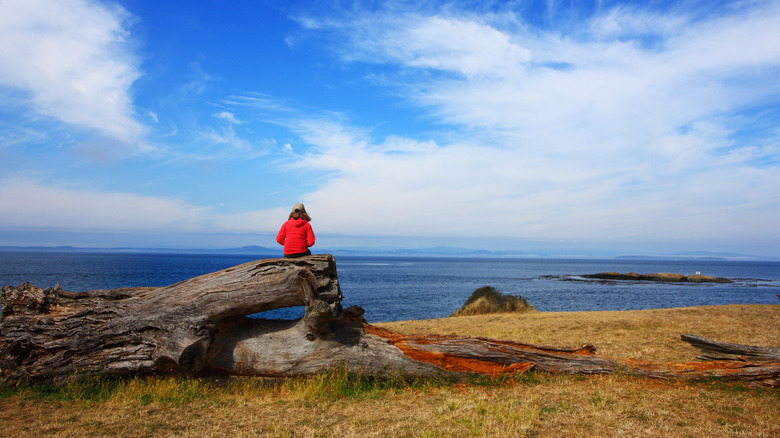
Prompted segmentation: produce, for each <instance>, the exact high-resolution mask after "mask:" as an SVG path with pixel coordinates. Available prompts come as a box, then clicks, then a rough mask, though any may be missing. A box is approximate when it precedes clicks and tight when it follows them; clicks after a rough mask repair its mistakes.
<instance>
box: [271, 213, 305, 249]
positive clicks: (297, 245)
mask: <svg viewBox="0 0 780 438" xmlns="http://www.w3.org/2000/svg"><path fill="white" fill-rule="evenodd" d="M276 241H277V242H279V245H284V253H285V254H300V253H302V252H306V250H308V249H309V247H310V246H313V245H314V231H313V230H312V229H311V225H309V222H308V221H306V220H305V219H289V220H288V221H287V222H285V223H284V224H282V228H281V229H280V230H279V234H277V235H276Z"/></svg>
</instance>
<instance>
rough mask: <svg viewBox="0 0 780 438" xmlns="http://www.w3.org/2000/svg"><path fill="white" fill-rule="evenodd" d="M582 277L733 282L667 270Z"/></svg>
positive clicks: (607, 273)
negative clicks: (673, 272)
mask: <svg viewBox="0 0 780 438" xmlns="http://www.w3.org/2000/svg"><path fill="white" fill-rule="evenodd" d="M582 277H583V278H594V279H598V280H634V281H660V282H666V283H733V281H731V280H729V279H728V278H723V277H711V276H708V275H699V274H695V275H682V274H670V273H668V272H662V273H655V274H637V273H636V272H629V273H628V274H618V273H617V272H601V273H599V274H586V275H582Z"/></svg>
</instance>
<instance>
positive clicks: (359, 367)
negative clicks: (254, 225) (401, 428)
mask: <svg viewBox="0 0 780 438" xmlns="http://www.w3.org/2000/svg"><path fill="white" fill-rule="evenodd" d="M341 300H342V293H341V289H340V287H339V283H338V276H337V272H336V263H335V260H334V258H333V257H332V256H330V255H316V256H309V257H303V258H299V259H267V260H259V261H254V262H250V263H245V264H242V265H239V266H235V267H232V268H228V269H224V270H222V271H219V272H214V273H211V274H207V275H203V276H200V277H195V278H192V279H190V280H186V281H183V282H180V283H177V284H174V285H171V286H166V287H159V288H132V289H114V290H108V291H90V292H83V293H72V292H67V291H63V290H61V289H59V288H49V289H46V290H41V289H40V288H37V287H35V286H32V285H29V284H23V285H21V286H19V287H10V286H8V287H5V288H3V290H2V297H1V299H0V305H2V320H1V321H0V372H2V374H3V375H5V376H8V377H12V378H25V377H27V378H36V377H58V376H68V375H71V374H73V373H88V374H145V373H167V372H189V373H210V372H227V373H230V374H240V375H257V376H297V375H307V374H314V373H318V372H321V371H323V370H326V369H329V368H333V367H346V368H347V369H349V370H351V371H354V372H358V373H365V374H370V375H374V376H390V375H400V376H403V377H406V378H418V377H433V376H440V375H451V376H456V377H457V376H463V375H468V374H474V373H479V374H491V375H495V374H499V373H517V372H523V371H526V370H529V369H532V368H533V369H536V370H540V371H546V372H551V373H583V374H607V373H615V372H623V373H630V374H636V375H641V376H648V377H653V378H672V379H678V378H718V379H728V380H760V381H768V382H776V381H777V379H778V378H779V377H780V359H777V357H776V356H775V357H774V358H770V359H768V360H763V359H761V360H754V358H755V356H749V355H745V354H743V355H742V358H743V360H739V361H724V360H718V361H707V362H691V363H685V364H668V363H657V362H650V361H639V360H632V359H622V358H610V357H603V356H597V355H596V354H595V348H594V347H593V346H591V345H583V346H582V347H580V348H572V349H568V348H558V347H548V346H540V345H533V344H524V343H520V342H512V341H502V340H495V339H486V338H479V337H455V336H435V335H417V336H412V335H404V334H401V333H396V332H392V331H390V330H387V329H384V328H382V327H378V326H375V325H371V324H368V323H367V322H366V320H365V319H363V317H362V309H360V308H359V307H356V306H353V307H351V308H347V309H342V307H341ZM291 306H305V314H304V316H303V317H302V318H300V319H297V320H292V321H285V320H268V319H259V318H248V317H247V315H251V314H254V313H257V312H262V311H266V310H272V309H276V308H282V307H291ZM685 336H687V335H685ZM689 342H690V341H689ZM762 357H764V358H766V356H762Z"/></svg>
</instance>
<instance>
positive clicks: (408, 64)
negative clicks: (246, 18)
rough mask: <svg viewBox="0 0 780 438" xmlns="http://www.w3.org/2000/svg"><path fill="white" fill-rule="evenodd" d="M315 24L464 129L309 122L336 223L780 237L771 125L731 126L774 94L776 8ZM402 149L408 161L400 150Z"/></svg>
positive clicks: (368, 227) (317, 203)
mask: <svg viewBox="0 0 780 438" xmlns="http://www.w3.org/2000/svg"><path fill="white" fill-rule="evenodd" d="M314 21H315V20H314V19H312V20H311V21H309V22H307V23H308V28H309V29H313V30H316V31H318V32H323V31H328V32H335V33H337V34H342V35H343V39H341V40H338V42H340V43H342V44H343V43H347V42H348V43H349V44H350V45H347V46H344V45H342V46H339V47H338V48H336V50H337V53H339V54H341V55H342V56H343V60H344V61H345V62H349V63H362V64H367V65H375V66H377V68H379V67H382V68H384V70H383V75H384V77H385V78H388V81H387V82H386V84H388V85H389V86H391V87H393V86H394V85H393V84H395V86H394V89H395V91H396V92H397V93H399V97H401V98H403V99H405V100H407V101H408V102H411V103H413V104H416V105H420V106H422V107H424V108H428V109H429V110H430V111H431V112H432V114H433V115H434V116H435V117H437V118H438V120H439V121H440V122H441V123H442V126H443V127H444V126H451V127H453V128H455V129H457V130H458V131H459V134H458V135H457V137H456V138H454V137H452V136H451V135H449V134H447V132H448V131H445V130H442V133H440V134H434V136H435V137H436V138H438V140H437V141H436V142H432V141H429V140H425V139H422V140H419V141H417V140H411V139H400V140H399V139H385V140H381V139H380V140H378V141H377V140H376V139H372V138H371V137H372V136H371V135H370V133H369V132H362V131H361V130H360V129H357V128H355V127H351V126H349V125H348V124H344V123H343V122H339V123H335V124H328V123H321V122H312V123H300V126H304V127H305V132H303V133H302V135H303V137H304V138H305V140H306V141H307V142H309V143H311V144H312V145H315V146H316V147H315V149H314V152H313V153H310V154H308V155H306V156H303V157H301V159H302V163H304V164H305V165H307V166H310V167H311V168H317V169H321V170H327V171H331V172H336V173H335V175H336V176H335V177H334V178H333V179H331V180H330V181H329V182H327V183H326V184H325V185H324V186H323V187H322V188H321V189H320V190H318V191H316V192H314V193H311V194H309V195H308V197H309V198H310V201H309V203H310V204H312V209H313V210H312V211H317V210H320V215H321V216H325V217H324V218H323V219H324V221H325V222H326V225H325V226H327V227H329V229H333V230H335V229H337V228H339V227H340V226H345V227H346V228H348V229H350V230H353V231H355V232H361V233H365V234H374V233H383V232H384V233H387V234H414V233H420V234H425V235H430V234H437V235H445V234H451V235H458V234H463V235H501V234H506V235H512V236H515V237H532V236H544V237H550V238H553V237H568V238H575V237H576V236H585V237H597V238H613V239H621V238H633V239H638V238H641V237H642V236H644V237H647V236H650V235H663V236H665V237H666V238H670V239H673V238H686V239H706V238H708V237H715V236H718V235H723V234H724V233H725V234H732V235H734V236H748V235H750V238H752V239H758V238H760V236H759V235H760V234H761V232H755V233H753V232H751V231H749V230H746V229H745V228H744V226H745V224H746V223H750V226H751V227H755V228H753V229H756V230H757V229H760V230H763V231H762V232H764V233H766V231H767V230H769V229H771V225H770V221H771V219H769V218H770V217H772V211H775V210H776V209H777V207H778V203H780V199H779V198H778V195H777V193H776V189H774V187H777V184H778V183H780V177H778V174H779V173H780V172H778V171H777V165H776V163H777V160H776V158H775V159H772V157H777V154H778V146H777V145H778V137H777V132H775V133H773V134H771V135H772V136H771V137H769V138H765V139H764V140H763V141H761V142H752V141H742V140H741V139H738V138H736V135H737V134H736V133H737V129H738V124H739V123H744V121H745V118H746V117H749V116H748V115H747V114H746V113H745V112H746V110H749V109H750V108H752V107H754V106H756V105H762V104H765V103H766V102H767V101H772V102H775V103H776V102H777V101H778V100H780V83H778V82H777V81H776V79H775V78H776V74H777V72H778V70H780V36H779V35H780V34H778V33H777V32H775V31H774V30H773V28H774V26H775V25H774V24H773V23H778V22H780V7H778V6H777V5H776V4H774V3H756V4H754V6H753V7H752V8H747V9H744V10H741V11H737V12H736V13H733V14H729V15H725V16H720V15H717V16H711V17H704V18H702V17H699V16H696V17H694V16H693V15H686V13H685V11H680V10H678V11H674V12H669V13H668V14H667V15H664V14H660V13H654V14H652V15H648V13H647V12H644V11H639V10H632V9H630V8H622V9H615V10H611V11H604V12H602V13H599V14H596V15H593V16H591V17H589V18H588V20H586V21H583V22H582V23H581V27H580V28H578V29H569V33H568V35H562V33H560V32H557V31H555V29H539V28H534V27H533V26H532V25H531V24H530V23H523V22H518V18H517V17H516V16H515V15H512V16H505V17H498V16H496V15H484V16H481V17H478V16H474V15H473V14H470V13H458V11H457V10H455V9H452V8H450V9H447V10H446V12H443V13H440V14H418V13H415V12H408V11H407V12H404V13H401V14H391V13H388V12H387V11H382V12H380V13H376V14H374V15H370V16H368V17H367V16H365V15H361V16H359V17H356V18H355V19H354V20H353V19H350V18H349V17H347V18H344V19H343V21H338V20H333V19H331V20H320V21H318V22H317V23H316V25H315V24H312V23H313V22H314ZM648 22H658V23H664V26H661V27H660V28H659V27H656V26H649V25H647V23H648ZM505 23H512V25H511V26H505V25H504V24H505ZM502 55H503V56H502ZM399 142H400V143H404V144H406V145H407V146H408V145H413V146H412V147H408V150H409V151H411V152H409V151H407V152H406V153H400V154H398V153H391V149H392V147H391V146H390V145H391V144H393V143H399ZM757 162H763V163H774V164H771V165H770V168H763V169H761V168H758V167H756V166H755V163H757ZM759 200H763V201H759ZM366 212H371V213H370V214H366ZM713 212H717V214H712V213H713ZM345 223H347V224H348V225H343V224H345ZM321 226H322V225H321Z"/></svg>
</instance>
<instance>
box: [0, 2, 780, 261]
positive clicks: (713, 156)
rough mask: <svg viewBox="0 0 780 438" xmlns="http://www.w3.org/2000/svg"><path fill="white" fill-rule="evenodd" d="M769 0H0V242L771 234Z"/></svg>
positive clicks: (654, 241)
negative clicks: (297, 213) (305, 219)
mask: <svg viewBox="0 0 780 438" xmlns="http://www.w3.org/2000/svg"><path fill="white" fill-rule="evenodd" d="M778 24H780V2H778V1H733V2H729V1H721V2H713V1H701V2H698V1H675V2H664V1H661V2H655V1H649V2H627V1H622V2H621V1H614V2H613V1H583V2H563V1H553V0H548V1H510V2H484V1H460V2H433V1H431V2H428V1H419V0H418V1H408V2H407V1H387V2H381V1H374V2H370V1H354V2H350V1H311V2H306V1H288V2H278V1H270V0H268V1H263V0H256V1H250V0H242V1H231V2H224V1H200V2H190V1H164V2H159V1H146V0H124V1H118V2H108V1H95V0H3V1H2V2H0V245H21V246H30V245H74V246H92V247H94V246H98V247H119V246H136V247H166V248H167V247H177V248H193V247H204V248H221V247H235V246H243V245H261V246H268V247H274V246H275V245H276V243H275V242H274V240H273V236H274V235H275V233H276V231H277V230H278V229H279V227H280V225H281V223H282V222H283V221H284V220H285V219H286V217H287V214H288V212H289V209H290V207H291V206H292V205H293V204H294V203H296V202H303V203H305V204H306V207H307V210H309V212H310V214H311V216H312V218H313V222H312V226H313V227H314V230H315V232H316V233H317V237H318V244H317V247H320V248H339V247H378V246H405V247H425V246H434V245H449V246H461V247H467V248H475V249H476V248H484V249H493V250H521V251H522V250H528V251H536V252H551V253H556V254H563V255H565V254H566V253H572V254H574V253H576V254H609V253H614V254H625V253H632V254H644V253H648V254H649V253H664V254H668V253H673V252H678V251H727V252H741V253H748V254H756V255H767V256H779V255H780V250H779V249H778V248H780V226H779V225H778V223H780V189H778V187H780V146H779V145H780V142H779V139H780V79H779V78H780V32H777V27H778Z"/></svg>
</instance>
